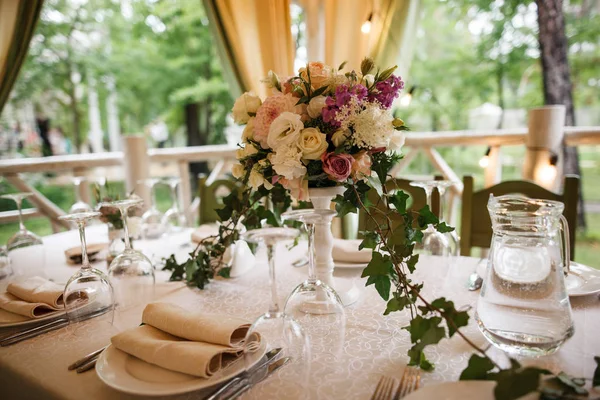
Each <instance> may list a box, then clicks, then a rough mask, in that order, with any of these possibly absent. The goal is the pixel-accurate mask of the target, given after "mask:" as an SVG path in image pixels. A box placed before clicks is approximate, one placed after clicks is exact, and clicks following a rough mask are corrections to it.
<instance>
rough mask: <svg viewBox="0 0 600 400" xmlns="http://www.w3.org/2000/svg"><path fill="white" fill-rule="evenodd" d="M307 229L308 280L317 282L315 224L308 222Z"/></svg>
mask: <svg viewBox="0 0 600 400" xmlns="http://www.w3.org/2000/svg"><path fill="white" fill-rule="evenodd" d="M306 231H307V232H308V281H309V282H316V280H317V278H316V275H315V224H313V223H307V224H306Z"/></svg>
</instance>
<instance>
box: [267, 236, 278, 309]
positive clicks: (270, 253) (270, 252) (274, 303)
mask: <svg viewBox="0 0 600 400" xmlns="http://www.w3.org/2000/svg"><path fill="white" fill-rule="evenodd" d="M267 257H268V259H269V283H270V284H271V305H270V306H269V314H279V312H280V308H279V296H278V295H277V278H276V276H275V245H273V244H267Z"/></svg>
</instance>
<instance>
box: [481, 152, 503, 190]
mask: <svg viewBox="0 0 600 400" xmlns="http://www.w3.org/2000/svg"><path fill="white" fill-rule="evenodd" d="M488 160H489V161H488V165H487V167H485V169H484V171H483V176H484V178H483V182H484V185H485V187H486V188H487V187H490V186H494V185H495V184H497V183H500V182H501V181H502V154H501V153H500V146H491V147H490V154H488Z"/></svg>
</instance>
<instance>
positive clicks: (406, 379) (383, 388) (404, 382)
mask: <svg viewBox="0 0 600 400" xmlns="http://www.w3.org/2000/svg"><path fill="white" fill-rule="evenodd" d="M396 382H397V381H396V379H395V378H392V377H389V376H385V375H384V376H382V377H381V379H379V382H378V383H377V387H376V388H375V392H374V393H373V396H371V400H399V399H402V398H404V397H406V396H407V395H409V394H410V393H412V392H414V391H415V390H417V389H419V387H420V386H421V373H420V371H419V370H418V369H417V368H415V367H410V366H406V368H404V372H403V373H402V377H401V378H400V384H399V385H398V387H397V388H396ZM394 389H396V390H395V391H394Z"/></svg>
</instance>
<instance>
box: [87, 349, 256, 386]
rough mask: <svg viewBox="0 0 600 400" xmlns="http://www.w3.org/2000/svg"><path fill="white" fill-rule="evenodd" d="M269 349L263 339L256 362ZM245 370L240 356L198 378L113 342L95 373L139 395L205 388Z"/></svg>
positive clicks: (105, 381)
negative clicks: (148, 359) (132, 354)
mask: <svg viewBox="0 0 600 400" xmlns="http://www.w3.org/2000/svg"><path fill="white" fill-rule="evenodd" d="M266 349H267V345H266V343H265V342H264V341H263V342H262V344H261V347H260V348H259V349H258V351H256V352H255V353H254V355H253V360H252V364H253V365H254V364H255V363H257V362H258V361H259V360H260V359H261V358H262V356H263V355H264V354H265V352H266ZM244 369H245V368H244V360H243V358H240V359H239V360H237V361H236V362H235V363H233V364H231V365H229V366H228V367H227V368H225V369H222V370H220V371H219V372H217V373H216V374H214V375H213V376H212V377H210V378H209V379H204V378H198V377H195V376H192V375H187V374H182V373H180V372H174V371H169V370H167V369H164V368H161V367H158V366H156V365H152V364H149V363H147V362H144V361H142V360H140V359H139V358H136V357H133V356H130V355H129V354H127V353H124V352H122V351H121V350H118V349H117V348H115V347H114V346H112V345H110V346H108V347H107V348H106V350H104V351H103V352H102V354H100V357H98V361H97V362H96V373H97V374H98V377H100V380H102V382H104V383H105V384H107V385H108V386H110V387H111V388H113V389H116V390H118V391H121V392H125V393H129V394H134V395H139V396H169V395H174V394H181V393H188V392H193V391H196V390H201V389H206V388H209V387H211V386H214V385H217V384H219V383H221V382H224V381H226V380H228V379H231V378H233V377H234V376H236V375H238V374H240V373H241V372H243V371H244Z"/></svg>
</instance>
